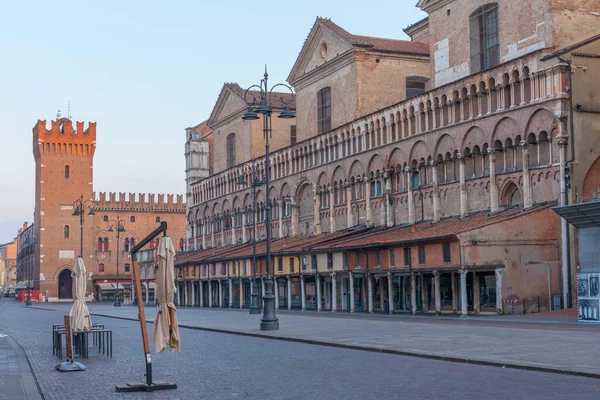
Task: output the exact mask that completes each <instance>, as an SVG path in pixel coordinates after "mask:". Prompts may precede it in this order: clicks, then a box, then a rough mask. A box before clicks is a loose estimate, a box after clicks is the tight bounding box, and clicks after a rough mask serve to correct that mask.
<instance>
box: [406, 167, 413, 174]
mask: <svg viewBox="0 0 600 400" xmlns="http://www.w3.org/2000/svg"><path fill="white" fill-rule="evenodd" d="M404 172H406V173H407V174H410V173H412V168H411V167H410V166H408V165H407V166H406V167H404Z"/></svg>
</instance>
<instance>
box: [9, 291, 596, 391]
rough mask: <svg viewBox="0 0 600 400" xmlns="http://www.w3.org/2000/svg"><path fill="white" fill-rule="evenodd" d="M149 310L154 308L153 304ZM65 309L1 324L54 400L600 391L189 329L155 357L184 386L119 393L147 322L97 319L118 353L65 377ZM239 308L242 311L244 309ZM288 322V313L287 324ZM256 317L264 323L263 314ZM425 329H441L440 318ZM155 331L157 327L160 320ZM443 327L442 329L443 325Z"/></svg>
mask: <svg viewBox="0 0 600 400" xmlns="http://www.w3.org/2000/svg"><path fill="white" fill-rule="evenodd" d="M50 306H53V305H48V307H50ZM66 307H67V305H59V306H58V307H55V308H58V309H66ZM95 307H106V306H102V305H100V306H97V305H92V308H93V309H94V308H95ZM107 308H108V307H107ZM132 310H133V311H135V309H134V308H132V307H123V308H122V312H127V313H128V312H131V311H132ZM149 311H150V314H153V309H150V310H149ZM63 313H64V311H62V310H60V311H54V310H52V309H46V310H44V309H36V308H33V309H29V308H26V307H24V306H22V305H21V304H19V303H10V304H7V303H5V302H4V301H0V315H1V316H2V319H1V320H0V330H2V331H4V332H6V333H7V334H10V335H11V336H13V337H14V338H15V339H16V340H18V341H19V343H20V344H21V345H22V346H23V347H24V348H25V351H26V353H27V356H28V357H29V360H30V362H31V364H32V368H33V371H34V373H35V376H36V378H37V381H38V383H39V385H40V387H41V390H42V393H43V395H44V397H45V398H46V399H64V398H67V397H69V398H74V399H79V398H86V399H106V398H143V399H150V398H167V399H193V398H201V397H202V398H210V399H231V398H249V399H254V398H262V399H264V398H268V399H303V398H331V399H342V398H344V399H349V398H350V399H352V398H356V399H366V398H381V399H395V398H402V399H412V398H436V399H445V398H448V399H451V398H452V399H455V398H461V399H482V398H490V399H491V398H493V399H519V398H528V399H571V398H573V399H597V398H598V393H600V379H592V378H585V377H577V376H568V375H559V374H549V373H543V372H537V371H524V370H518V369H511V368H498V367H488V366H480V365H471V364H464V363H453V362H447V361H437V360H430V359H424V358H416V357H405V356H398V355H392V354H380V353H373V352H365V351H356V350H349V349H341V348H335V347H323V346H315V345H308V344H303V343H293V342H287V341H279V340H268V339H261V338H253V337H247V336H239V335H228V334H221V333H213V332H205V331H201V330H195V329H185V328H184V329H181V338H182V344H183V346H182V349H183V351H182V352H181V353H165V354H156V355H154V356H153V365H154V375H155V379H160V380H169V381H173V382H176V383H177V384H178V385H179V388H178V389H177V390H175V391H169V392H162V393H160V392H158V393H151V394H148V393H141V394H123V393H115V392H114V385H115V384H117V383H124V382H134V381H141V380H142V379H143V372H144V371H143V369H144V361H143V357H142V354H141V339H140V336H139V324H138V323H137V322H135V321H128V320H122V319H114V318H103V317H94V318H93V321H94V322H95V323H103V324H105V325H106V326H107V327H109V328H111V329H113V331H114V357H113V358H112V359H110V358H107V357H105V356H102V355H92V356H91V357H90V358H89V359H86V360H83V362H84V364H85V365H86V367H87V371H85V372H76V373H59V372H57V371H55V370H54V366H55V365H56V364H58V363H59V360H58V359H57V358H54V357H53V356H52V349H51V337H50V331H51V325H52V324H53V323H59V322H60V321H61V320H62V315H63ZM217 313H226V312H223V311H212V310H211V311H206V310H181V312H180V316H181V318H182V320H184V321H186V322H188V320H189V319H191V318H192V316H194V315H195V316H200V315H201V316H202V317H203V318H204V316H206V317H208V316H210V315H211V314H214V315H217ZM232 314H237V315H239V316H242V315H243V314H242V313H241V312H240V313H236V312H234V313H231V314H230V315H232ZM287 317H288V318H290V319H291V318H294V316H287ZM196 318H197V317H196ZM244 318H245V317H244ZM288 318H286V316H282V322H284V320H286V319H288ZM295 318H299V317H295ZM303 320H305V322H306V323H307V324H309V325H310V324H312V323H309V322H310V321H314V323H323V322H324V321H327V320H328V319H324V318H310V317H303ZM340 320H342V319H340ZM344 321H347V320H346V319H344ZM253 322H254V323H257V320H256V321H253ZM358 322H362V323H371V322H376V321H369V320H365V321H358ZM406 325H409V324H406ZM426 325H428V326H429V327H430V329H431V328H432V325H431V324H426ZM440 326H443V325H440ZM149 328H150V329H151V328H152V325H151V324H150V325H149ZM438 328H439V326H437V325H435V329H438ZM572 333H573V332H572ZM373 340H375V338H374V339H373ZM459 342H460V341H456V343H457V344H458V343H459ZM573 347H575V346H573Z"/></svg>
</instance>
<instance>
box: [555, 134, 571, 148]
mask: <svg viewBox="0 0 600 400" xmlns="http://www.w3.org/2000/svg"><path fill="white" fill-rule="evenodd" d="M556 139H557V143H558V145H559V146H566V145H567V144H568V143H569V137H568V136H559V137H557V138H556Z"/></svg>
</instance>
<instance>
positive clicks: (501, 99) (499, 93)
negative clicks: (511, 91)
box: [496, 83, 506, 111]
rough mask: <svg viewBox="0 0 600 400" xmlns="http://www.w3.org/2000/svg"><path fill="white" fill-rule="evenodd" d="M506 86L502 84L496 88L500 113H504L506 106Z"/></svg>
mask: <svg viewBox="0 0 600 400" xmlns="http://www.w3.org/2000/svg"><path fill="white" fill-rule="evenodd" d="M504 86H505V85H504V84H503V83H500V84H498V85H497V86H496V88H497V90H496V96H497V98H498V100H497V103H498V111H502V110H504V109H505V108H506V107H505V104H504Z"/></svg>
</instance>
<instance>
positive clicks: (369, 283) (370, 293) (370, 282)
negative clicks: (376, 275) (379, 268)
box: [367, 272, 373, 314]
mask: <svg viewBox="0 0 600 400" xmlns="http://www.w3.org/2000/svg"><path fill="white" fill-rule="evenodd" d="M367 292H368V296H369V298H368V301H369V308H368V311H369V314H373V278H372V277H371V276H370V275H369V273H368V272H367Z"/></svg>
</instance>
